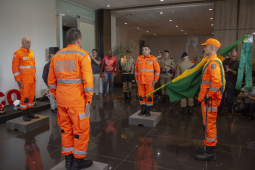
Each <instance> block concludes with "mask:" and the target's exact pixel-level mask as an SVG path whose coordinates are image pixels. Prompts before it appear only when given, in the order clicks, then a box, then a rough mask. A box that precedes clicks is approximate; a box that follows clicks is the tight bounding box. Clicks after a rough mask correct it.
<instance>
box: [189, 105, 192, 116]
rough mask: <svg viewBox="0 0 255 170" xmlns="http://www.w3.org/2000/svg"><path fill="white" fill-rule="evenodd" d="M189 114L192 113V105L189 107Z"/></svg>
mask: <svg viewBox="0 0 255 170" xmlns="http://www.w3.org/2000/svg"><path fill="white" fill-rule="evenodd" d="M188 113H189V114H190V115H192V107H191V106H190V107H189V112H188Z"/></svg>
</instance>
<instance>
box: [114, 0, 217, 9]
mask: <svg viewBox="0 0 255 170" xmlns="http://www.w3.org/2000/svg"><path fill="white" fill-rule="evenodd" d="M215 1H219V0H203V1H192V2H177V3H165V4H157V5H146V6H134V7H126V8H115V9H109V11H123V10H132V9H143V8H155V7H166V6H177V5H191V4H204V3H205V2H215Z"/></svg>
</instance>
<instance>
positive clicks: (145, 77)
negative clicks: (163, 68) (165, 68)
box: [135, 55, 160, 84]
mask: <svg viewBox="0 0 255 170" xmlns="http://www.w3.org/2000/svg"><path fill="white" fill-rule="evenodd" d="M159 74H160V67H159V64H158V62H157V58H156V57H154V56H152V55H149V56H148V57H144V56H143V55H141V56H139V57H138V58H137V61H136V65H135V79H136V80H138V82H139V83H140V84H151V83H152V82H153V81H154V80H155V81H158V79H159Z"/></svg>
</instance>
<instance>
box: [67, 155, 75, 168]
mask: <svg viewBox="0 0 255 170" xmlns="http://www.w3.org/2000/svg"><path fill="white" fill-rule="evenodd" d="M65 159H66V169H67V170H71V169H72V165H73V159H74V156H73V154H70V155H66V156H65Z"/></svg>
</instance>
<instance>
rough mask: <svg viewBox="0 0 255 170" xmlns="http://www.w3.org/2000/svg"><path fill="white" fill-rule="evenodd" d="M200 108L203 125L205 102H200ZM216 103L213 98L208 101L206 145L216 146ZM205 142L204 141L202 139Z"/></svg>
mask: <svg viewBox="0 0 255 170" xmlns="http://www.w3.org/2000/svg"><path fill="white" fill-rule="evenodd" d="M201 110H202V115H203V125H204V126H205V124H206V104H205V102H202V103H201ZM217 112H218V105H217V104H215V102H214V101H213V100H211V102H209V106H208V114H207V130H206V146H216V143H217V127H216V119H217ZM204 142H205V141H204Z"/></svg>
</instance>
